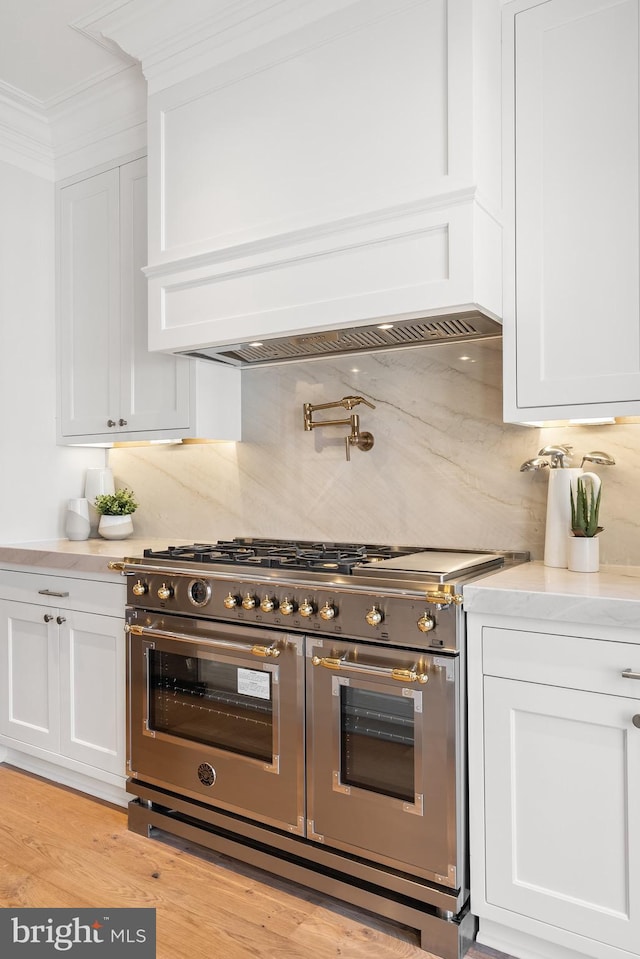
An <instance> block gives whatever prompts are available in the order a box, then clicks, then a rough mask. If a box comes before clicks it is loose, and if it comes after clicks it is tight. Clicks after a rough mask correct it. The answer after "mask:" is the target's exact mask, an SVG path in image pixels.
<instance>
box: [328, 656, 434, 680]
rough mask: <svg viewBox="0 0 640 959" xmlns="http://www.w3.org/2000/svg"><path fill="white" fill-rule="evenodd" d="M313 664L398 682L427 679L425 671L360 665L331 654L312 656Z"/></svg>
mask: <svg viewBox="0 0 640 959" xmlns="http://www.w3.org/2000/svg"><path fill="white" fill-rule="evenodd" d="M311 662H312V664H313V665H314V666H324V667H325V669H347V670H349V672H352V673H364V674H365V675H369V676H389V677H391V679H395V680H397V682H399V683H416V682H417V683H426V682H427V680H428V679H429V677H428V675H427V674H426V673H419V672H417V670H416V669H415V668H414V669H403V668H401V667H399V666H391V667H389V668H387V667H386V666H360V664H359V663H349V662H347V661H346V659H343V658H339V659H338V658H335V657H332V656H312V657H311Z"/></svg>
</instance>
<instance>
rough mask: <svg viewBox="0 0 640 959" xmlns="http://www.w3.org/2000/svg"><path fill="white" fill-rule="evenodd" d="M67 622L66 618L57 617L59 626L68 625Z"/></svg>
mask: <svg viewBox="0 0 640 959" xmlns="http://www.w3.org/2000/svg"><path fill="white" fill-rule="evenodd" d="M66 621H67V618H66V616H56V623H57V624H58V626H62V624H63V623H66Z"/></svg>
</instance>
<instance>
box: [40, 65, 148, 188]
mask: <svg viewBox="0 0 640 959" xmlns="http://www.w3.org/2000/svg"><path fill="white" fill-rule="evenodd" d="M48 117H49V121H50V124H51V130H52V138H53V153H54V157H55V172H56V179H62V178H64V177H66V176H71V175H72V174H74V173H76V172H79V171H81V170H86V169H89V168H91V167H94V166H97V165H98V164H100V163H103V162H106V161H107V160H109V159H110V158H113V157H116V156H120V155H122V154H125V153H129V152H132V151H134V150H138V149H140V148H143V147H146V128H147V127H146V124H147V87H146V83H145V81H144V77H143V76H142V72H141V70H140V67H139V65H138V64H135V65H133V66H130V67H128V68H127V69H125V70H122V71H120V72H119V73H116V74H112V75H110V76H108V77H106V78H105V79H103V80H102V81H101V82H100V83H94V84H92V85H91V86H90V87H86V88H84V89H83V90H81V91H79V92H78V93H77V94H76V95H75V96H73V97H70V98H67V99H65V100H63V101H60V102H58V103H57V104H56V105H55V107H53V108H52V109H50V110H49V111H48Z"/></svg>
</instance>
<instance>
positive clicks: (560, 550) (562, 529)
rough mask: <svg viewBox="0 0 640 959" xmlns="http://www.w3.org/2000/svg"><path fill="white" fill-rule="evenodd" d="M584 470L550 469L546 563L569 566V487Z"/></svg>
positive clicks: (545, 547) (545, 543) (561, 566)
mask: <svg viewBox="0 0 640 959" xmlns="http://www.w3.org/2000/svg"><path fill="white" fill-rule="evenodd" d="M578 476H582V470H581V469H580V468H579V467H578V468H574V467H570V468H567V469H559V468H558V469H552V470H549V490H548V493H547V521H546V526H545V534H544V565H545V566H556V567H560V568H565V569H566V566H567V537H568V535H569V532H570V530H571V499H570V496H569V489H570V487H571V484H572V483H575V480H577V478H578Z"/></svg>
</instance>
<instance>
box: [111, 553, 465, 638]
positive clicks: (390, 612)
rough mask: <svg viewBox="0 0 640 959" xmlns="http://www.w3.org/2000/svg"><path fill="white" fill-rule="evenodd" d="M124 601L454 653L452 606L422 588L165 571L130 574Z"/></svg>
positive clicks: (140, 606)
mask: <svg viewBox="0 0 640 959" xmlns="http://www.w3.org/2000/svg"><path fill="white" fill-rule="evenodd" d="M127 602H128V605H129V606H133V607H136V608H138V609H148V610H151V611H160V610H162V611H165V612H167V613H173V614H179V615H186V616H190V617H192V618H194V617H195V618H198V619H206V620H217V621H219V622H234V623H247V624H249V625H257V626H264V627H272V628H277V629H279V630H291V631H300V632H304V633H309V634H313V633H318V634H320V633H321V634H324V635H331V636H334V635H343V636H345V637H352V638H356V639H363V640H369V641H371V642H379V643H384V644H389V645H395V646H412V647H419V648H424V647H429V648H432V649H449V650H452V651H454V650H457V649H458V642H457V635H458V631H457V626H458V624H459V617H461V616H462V611H461V609H460V608H459V607H458V606H457V605H456V603H455V602H450V601H444V602H433V601H432V600H430V599H427V590H426V589H425V591H424V593H422V594H421V591H419V590H416V591H411V592H410V593H405V594H402V593H400V591H396V592H394V593H392V592H391V591H385V590H380V591H378V592H376V591H372V590H370V589H366V590H365V589H363V590H358V589H357V588H350V587H342V586H335V587H333V586H328V585H322V586H319V585H299V584H296V585H292V586H285V585H282V584H278V583H275V582H268V581H267V582H265V581H262V580H258V579H256V580H247V579H238V580H237V581H234V580H231V579H227V578H225V579H224V580H222V579H218V578H216V577H209V576H199V575H197V574H193V575H190V574H184V573H179V574H175V573H168V572H167V573H163V572H153V573H143V572H141V573H140V574H137V573H134V574H130V575H129V577H128V584H127Z"/></svg>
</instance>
